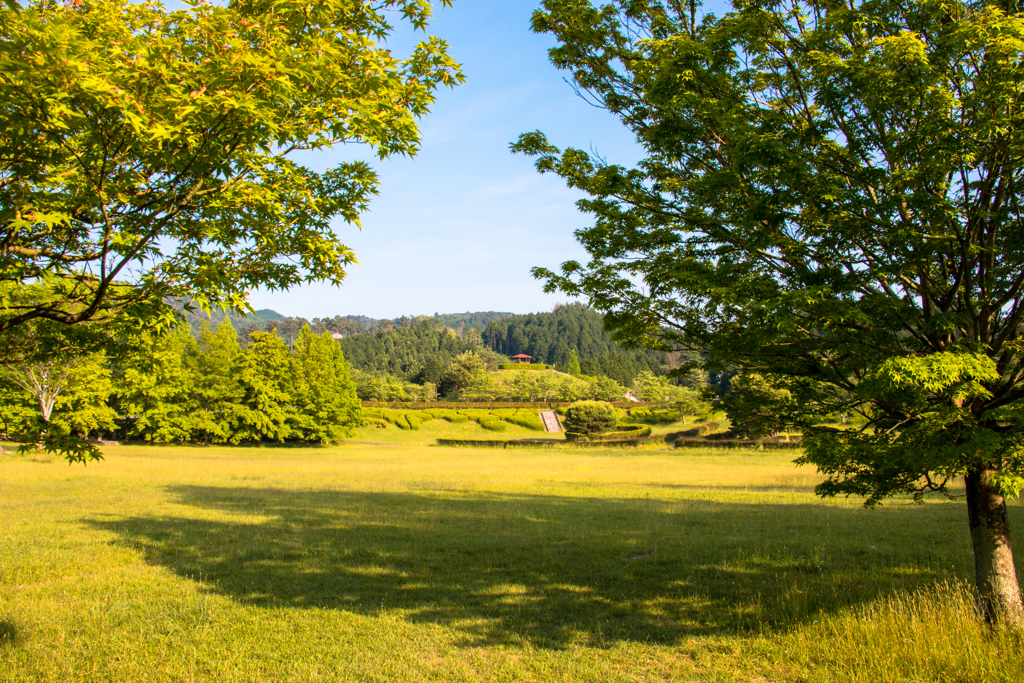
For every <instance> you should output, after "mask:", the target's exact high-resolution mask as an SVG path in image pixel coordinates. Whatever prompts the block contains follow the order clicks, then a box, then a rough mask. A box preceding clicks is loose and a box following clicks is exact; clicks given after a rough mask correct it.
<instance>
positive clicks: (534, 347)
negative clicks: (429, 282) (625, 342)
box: [483, 303, 668, 386]
mask: <svg viewBox="0 0 1024 683" xmlns="http://www.w3.org/2000/svg"><path fill="white" fill-rule="evenodd" d="M483 341H484V345H485V346H486V347H487V348H489V349H492V350H493V351H496V352H498V353H502V354H504V355H506V356H514V355H516V354H520V353H525V354H527V355H530V356H533V362H535V363H548V364H550V365H555V366H557V367H565V365H566V364H567V363H568V362H569V357H570V355H571V353H572V351H573V350H575V351H576V354H577V356H578V357H579V362H580V370H581V371H582V372H583V373H584V374H586V375H594V376H604V377H611V378H612V379H614V380H616V381H617V382H619V383H621V384H624V385H627V386H628V385H630V384H632V382H633V379H634V378H635V377H636V376H637V375H638V374H639V373H641V372H643V371H645V370H646V371H650V372H653V373H655V374H662V373H664V372H665V368H666V366H667V365H668V360H667V357H666V354H664V353H662V352H660V351H634V350H630V351H627V350H625V349H622V348H620V347H619V346H618V345H617V344H616V343H615V342H614V341H612V338H611V337H610V336H609V335H608V333H607V332H605V330H604V323H603V318H602V316H601V315H600V314H599V313H597V312H596V311H594V310H593V309H592V308H589V307H587V306H584V305H583V304H575V303H574V304H567V305H564V306H559V307H558V308H556V309H555V310H554V311H552V312H550V313H530V314H527V315H514V316H510V317H508V318H505V319H503V320H495V321H492V322H491V323H490V324H489V325H488V326H487V328H486V329H485V330H484V332H483Z"/></svg>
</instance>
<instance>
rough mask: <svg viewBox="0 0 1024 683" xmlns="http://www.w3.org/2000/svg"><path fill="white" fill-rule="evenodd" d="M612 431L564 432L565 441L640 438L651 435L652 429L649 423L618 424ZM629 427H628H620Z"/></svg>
mask: <svg viewBox="0 0 1024 683" xmlns="http://www.w3.org/2000/svg"><path fill="white" fill-rule="evenodd" d="M619 427H620V428H619V429H616V430H615V431H614V432H601V433H599V434H580V433H577V432H566V433H565V439H566V441H574V442H577V441H626V440H629V439H642V438H645V437H648V436H650V435H651V432H652V431H654V430H653V429H652V428H651V426H650V425H619ZM622 427H630V429H621V428H622Z"/></svg>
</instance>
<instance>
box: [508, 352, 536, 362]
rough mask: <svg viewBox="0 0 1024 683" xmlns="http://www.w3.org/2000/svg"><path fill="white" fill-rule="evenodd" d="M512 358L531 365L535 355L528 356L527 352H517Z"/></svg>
mask: <svg viewBox="0 0 1024 683" xmlns="http://www.w3.org/2000/svg"><path fill="white" fill-rule="evenodd" d="M512 360H514V361H515V362H517V363H526V364H527V365H529V364H530V361H532V360H533V356H527V355H526V354H525V353H517V354H516V355H514V356H512Z"/></svg>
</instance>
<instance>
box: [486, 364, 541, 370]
mask: <svg viewBox="0 0 1024 683" xmlns="http://www.w3.org/2000/svg"><path fill="white" fill-rule="evenodd" d="M498 369H499V370H550V369H551V366H550V365H545V364H544V363H501V364H500V365H498Z"/></svg>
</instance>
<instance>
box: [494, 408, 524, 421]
mask: <svg viewBox="0 0 1024 683" xmlns="http://www.w3.org/2000/svg"><path fill="white" fill-rule="evenodd" d="M518 410H519V409H518V408H493V409H491V415H497V416H498V417H500V418H501V419H502V420H504V419H505V418H506V417H512V416H513V415H515V414H516V411H518Z"/></svg>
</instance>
